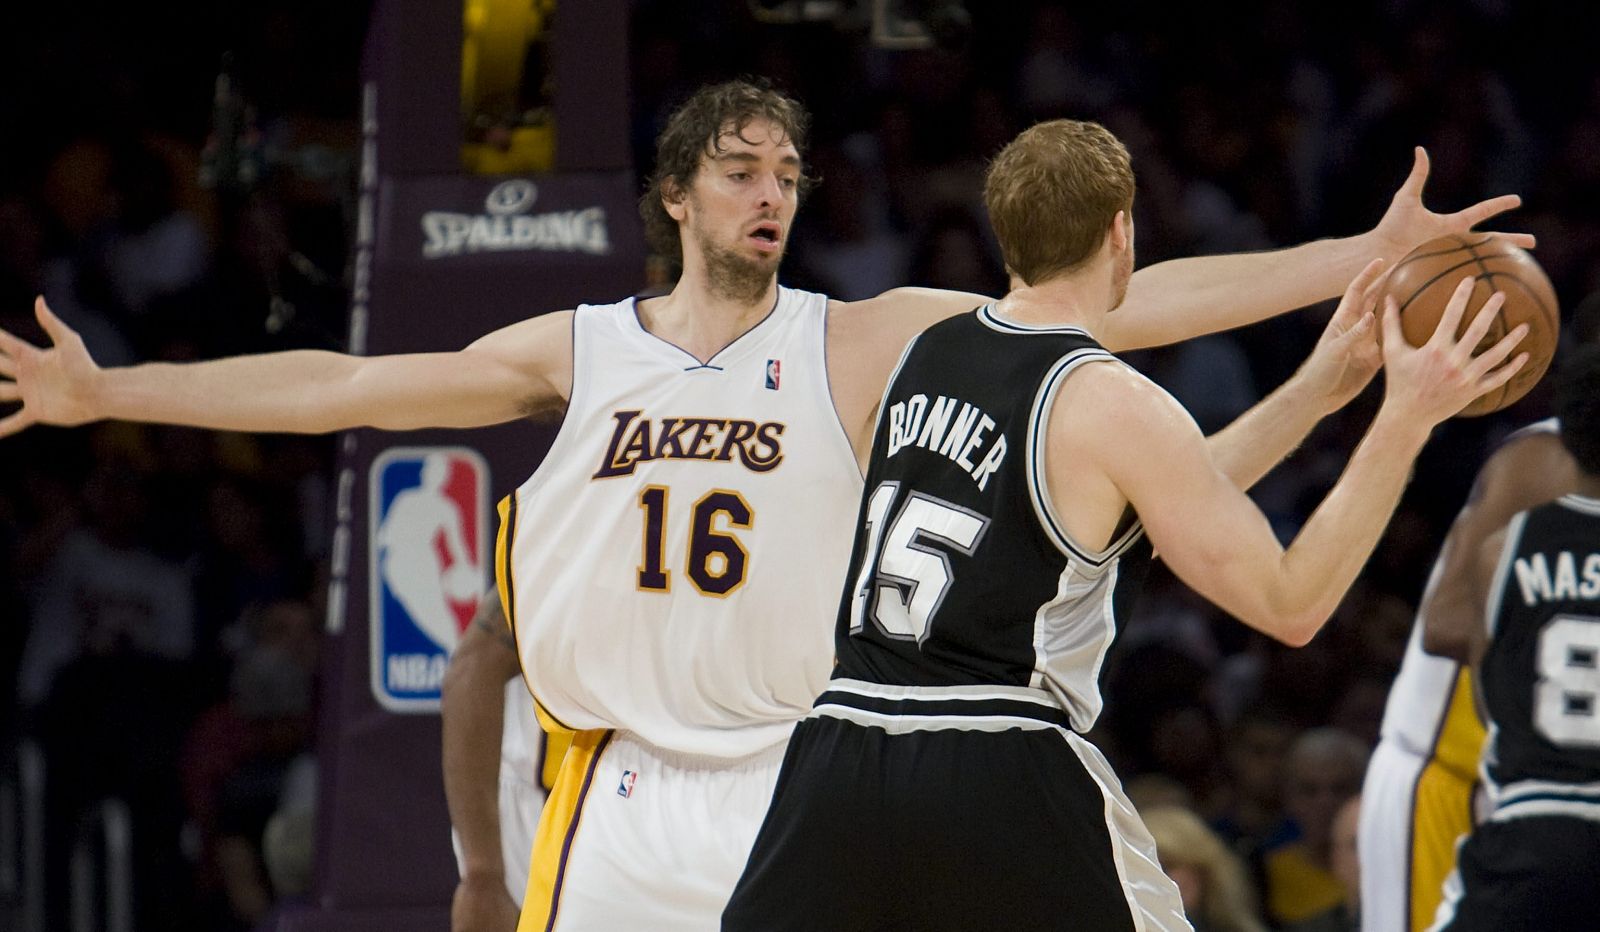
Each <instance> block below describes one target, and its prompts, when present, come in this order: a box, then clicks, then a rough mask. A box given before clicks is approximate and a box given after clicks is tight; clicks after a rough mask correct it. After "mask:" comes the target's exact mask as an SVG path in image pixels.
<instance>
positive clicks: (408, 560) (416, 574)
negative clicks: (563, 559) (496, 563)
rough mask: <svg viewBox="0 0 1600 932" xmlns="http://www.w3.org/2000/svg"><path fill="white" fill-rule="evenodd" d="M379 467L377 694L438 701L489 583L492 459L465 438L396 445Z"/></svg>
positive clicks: (374, 601)
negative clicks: (463, 442) (451, 443)
mask: <svg viewBox="0 0 1600 932" xmlns="http://www.w3.org/2000/svg"><path fill="white" fill-rule="evenodd" d="M371 477H372V478H371V506H370V509H369V511H368V515H369V518H370V520H369V523H370V525H371V535H370V536H369V538H368V548H367V550H368V555H369V559H370V561H371V566H370V567H369V573H370V576H369V584H370V586H371V596H370V601H369V606H370V611H371V613H372V630H371V636H372V694H373V696H375V697H376V698H377V700H378V702H379V704H381V705H382V706H384V707H385V708H387V709H390V710H392V711H396V712H432V711H436V710H437V709H438V708H439V695H440V688H441V686H442V685H443V683H444V671H445V668H446V667H447V666H448V665H449V663H450V654H451V653H452V652H453V651H454V650H455V648H456V644H457V643H458V642H459V641H460V640H461V632H463V631H465V630H466V627H467V625H468V624H469V623H470V622H471V621H472V614H473V612H475V611H477V609H478V601H479V600H480V599H481V598H482V597H483V593H484V591H485V589H486V588H487V586H488V581H487V580H488V575H487V567H488V560H487V553H486V550H487V546H488V544H487V539H488V521H489V514H488V501H489V491H488V490H489V467H488V465H487V464H486V463H485V462H484V460H483V457H482V456H480V455H479V454H478V453H477V451H475V450H471V449H468V448H466V447H397V448H394V449H390V450H385V451H384V452H383V453H381V454H379V455H378V457H377V458H376V459H375V460H373V463H372V471H371Z"/></svg>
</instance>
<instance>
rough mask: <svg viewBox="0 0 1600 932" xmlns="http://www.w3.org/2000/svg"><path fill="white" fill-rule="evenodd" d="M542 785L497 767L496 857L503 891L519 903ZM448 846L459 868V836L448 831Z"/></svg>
mask: <svg viewBox="0 0 1600 932" xmlns="http://www.w3.org/2000/svg"><path fill="white" fill-rule="evenodd" d="M544 798H545V792H544V787H542V786H539V785H538V784H535V783H529V782H528V781H527V780H525V779H523V778H522V777H518V776H514V775H512V774H510V773H507V772H506V770H505V769H504V768H501V770H500V857H501V859H502V861H503V862H504V864H505V872H506V892H507V893H509V894H511V900H512V902H514V903H516V904H517V905H518V906H521V905H522V895H523V893H524V891H526V890H527V889H528V864H529V861H530V860H531V859H532V852H533V830H534V828H535V827H536V826H537V825H538V824H539V813H540V812H541V811H543V809H544ZM450 845H451V847H453V848H454V849H455V852H456V870H457V871H460V870H461V869H462V866H463V864H464V863H465V860H464V859H463V858H462V856H461V837H460V836H459V835H457V834H456V832H455V830H454V829H452V830H451V831H450Z"/></svg>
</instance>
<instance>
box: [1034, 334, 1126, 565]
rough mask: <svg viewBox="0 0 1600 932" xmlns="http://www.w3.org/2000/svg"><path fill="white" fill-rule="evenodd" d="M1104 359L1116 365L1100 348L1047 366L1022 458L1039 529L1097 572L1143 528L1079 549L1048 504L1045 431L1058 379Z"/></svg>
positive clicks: (1059, 546)
mask: <svg viewBox="0 0 1600 932" xmlns="http://www.w3.org/2000/svg"><path fill="white" fill-rule="evenodd" d="M1105 360H1109V361H1112V362H1116V361H1117V357H1115V356H1113V355H1112V354H1110V353H1108V352H1106V351H1105V350H1103V349H1099V348H1085V349H1077V350H1073V351H1072V352H1070V353H1068V354H1067V355H1065V356H1063V357H1061V358H1060V359H1058V360H1056V362H1055V365H1053V366H1051V367H1050V370H1049V371H1048V372H1047V373H1046V374H1045V377H1044V379H1043V380H1042V381H1041V382H1040V384H1039V392H1038V394H1037V395H1035V396H1034V399H1033V411H1032V413H1031V414H1030V415H1029V417H1028V449H1027V456H1026V457H1025V458H1024V461H1025V465H1026V468H1027V474H1028V497H1029V498H1030V499H1032V501H1033V513H1034V515H1035V516H1036V517H1037V518H1038V520H1039V526H1040V527H1042V528H1043V529H1044V531H1045V534H1046V536H1048V537H1049V538H1050V541H1051V543H1053V544H1055V545H1056V549H1057V550H1060V551H1061V553H1062V554H1063V555H1064V556H1066V557H1069V558H1072V559H1076V560H1080V561H1082V562H1084V563H1086V564H1088V565H1089V566H1091V567H1093V568H1095V569H1097V570H1098V569H1101V568H1103V567H1104V566H1105V565H1106V564H1107V563H1109V562H1110V561H1112V560H1114V559H1116V558H1117V557H1119V556H1121V555H1122V553H1123V552H1124V551H1125V550H1127V549H1128V548H1129V547H1130V546H1132V545H1133V543H1134V541H1136V540H1138V539H1139V537H1140V536H1141V535H1142V534H1143V533H1144V525H1142V524H1140V523H1139V522H1138V521H1134V522H1132V523H1131V524H1130V525H1129V526H1128V528H1127V530H1125V531H1124V532H1123V533H1122V536H1121V537H1118V538H1115V539H1113V540H1112V542H1111V543H1110V544H1109V545H1108V546H1107V547H1106V548H1105V549H1104V550H1100V551H1094V550H1088V549H1086V548H1083V547H1080V546H1078V544H1077V543H1076V542H1075V541H1074V540H1073V539H1072V536H1071V535H1069V534H1068V533H1067V531H1066V528H1063V527H1062V526H1061V523H1060V521H1059V520H1058V519H1057V518H1056V515H1055V509H1054V508H1053V507H1052V506H1051V504H1050V490H1049V487H1048V486H1047V485H1046V482H1045V477H1046V475H1047V473H1046V472H1045V468H1044V450H1045V442H1044V441H1045V437H1044V432H1045V430H1046V429H1047V428H1048V427H1049V425H1050V410H1051V408H1052V407H1053V406H1054V405H1055V398H1056V388H1057V386H1058V385H1059V384H1060V382H1061V380H1062V379H1064V378H1066V377H1067V375H1069V374H1070V373H1071V372H1072V370H1074V369H1076V368H1077V367H1078V366H1080V365H1082V364H1084V363H1087V362H1098V361H1105Z"/></svg>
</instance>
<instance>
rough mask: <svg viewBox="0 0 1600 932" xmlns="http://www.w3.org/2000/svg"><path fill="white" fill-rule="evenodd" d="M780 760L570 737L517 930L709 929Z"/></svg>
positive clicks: (605, 734) (619, 736)
mask: <svg viewBox="0 0 1600 932" xmlns="http://www.w3.org/2000/svg"><path fill="white" fill-rule="evenodd" d="M783 753H784V745H783V744H778V745H776V746H774V747H772V748H769V749H768V750H766V751H763V752H761V753H759V754H756V755H754V756H752V757H748V758H744V759H742V760H737V761H731V762H730V761H721V760H716V759H711V758H703V757H694V756H689V755H682V754H676V753H673V752H670V751H664V750H661V749H660V748H654V747H651V746H649V745H646V744H644V743H643V742H641V741H639V740H637V739H635V738H634V737H632V736H631V735H629V734H627V733H623V732H610V731H588V732H579V733H578V734H577V735H576V736H575V737H574V739H573V743H572V747H571V749H570V750H569V751H568V752H567V755H566V758H565V759H564V760H563V762H562V767H561V775H560V777H559V778H558V779H557V781H556V785H555V787H554V788H553V789H552V790H551V793H550V799H549V802H548V803H547V804H546V806H545V810H544V816H543V819H542V821H541V822H540V824H539V832H538V835H537V837H536V839H535V842H534V852H533V866H532V869H531V872H530V876H529V880H528V896H527V901H526V903H525V904H524V907H523V910H522V919H521V921H520V922H519V923H518V926H517V928H518V932H547V930H548V932H610V930H616V929H634V930H639V932H644V930H650V932H717V930H718V929H720V928H721V925H722V909H723V907H724V906H725V905H727V902H728V896H729V895H730V894H731V893H732V892H733V887H734V884H735V883H737V882H738V880H739V876H740V874H742V873H743V871H744V866H745V861H746V860H748V859H749V856H750V848H751V846H752V845H753V844H754V842H755V837H756V832H757V831H758V830H759V829H760V828H761V823H762V821H763V820H764V819H765V818H766V814H767V807H768V805H769V804H770V803H771V802H772V791H773V787H774V786H775V785H776V783H777V779H778V768H779V766H780V765H781V764H782V763H783ZM552 915H553V919H552Z"/></svg>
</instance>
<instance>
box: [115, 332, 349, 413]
mask: <svg viewBox="0 0 1600 932" xmlns="http://www.w3.org/2000/svg"><path fill="white" fill-rule="evenodd" d="M360 364H361V360H360V359H358V358H356V357H352V356H345V355H342V354H339V353H330V352H324V351H321V350H295V351H291V352H285V353H270V354H266V355H260V356H238V357H234V358H232V359H219V360H214V361H210V362H199V363H146V364H143V365H137V366H129V367H126V368H115V369H106V370H103V371H102V372H100V373H99V376H98V379H97V385H96V386H95V388H94V392H93V394H94V401H93V408H94V410H95V411H96V412H97V413H98V414H99V415H100V416H101V417H102V418H107V419H112V420H125V421H145V422H150V423H157V424H184V425H188V426H191V427H209V428H214V429H219V430H242V431H279V432H289V433H323V432H327V431H332V430H339V429H341V428H345V427H354V426H357V425H356V424H354V423H348V421H350V420H351V419H352V415H353V413H354V412H353V411H351V410H349V406H347V405H346V404H344V396H345V395H346V394H348V392H349V388H348V386H349V384H350V382H351V381H352V380H353V379H354V377H355V374H356V372H357V371H358V369H359V366H360Z"/></svg>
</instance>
